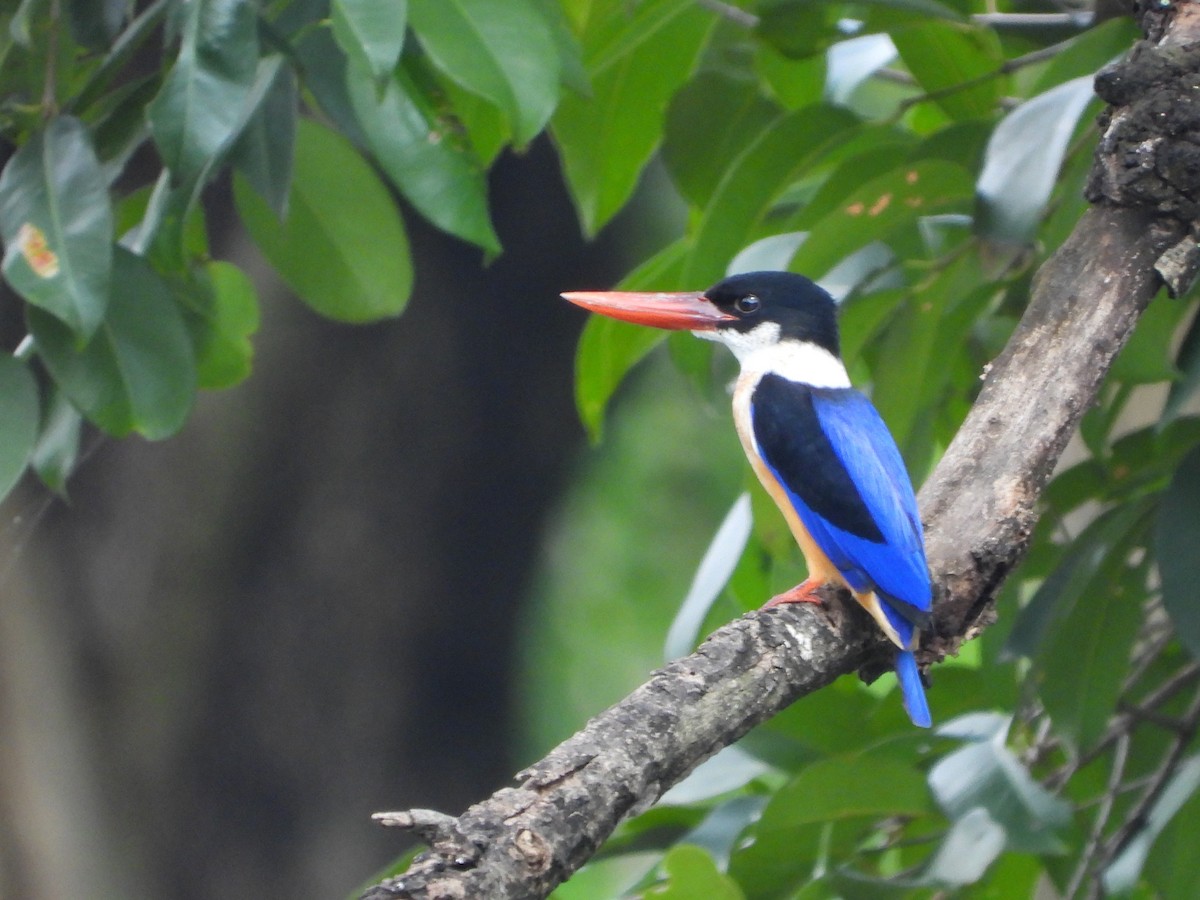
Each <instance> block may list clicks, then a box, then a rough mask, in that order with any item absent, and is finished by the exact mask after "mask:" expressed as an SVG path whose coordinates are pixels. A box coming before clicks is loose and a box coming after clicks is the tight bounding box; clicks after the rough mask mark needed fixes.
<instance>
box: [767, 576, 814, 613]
mask: <svg viewBox="0 0 1200 900" xmlns="http://www.w3.org/2000/svg"><path fill="white" fill-rule="evenodd" d="M824 584H825V582H823V581H820V580H818V579H816V578H809V579H808V580H807V581H804V582H802V583H801V584H798V585H796V586H795V587H794V588H792V589H791V590H790V591H784V592H783V593H782V594H776V595H775V596H774V597H772V598H771V599H770V600H768V601H767V602H766V603H764V604H763V609H770V608H771V607H772V606H779V605H781V604H783V603H820V602H821V598H820V597H819V596H817V591H818V590H820V589H821V587H823V586H824Z"/></svg>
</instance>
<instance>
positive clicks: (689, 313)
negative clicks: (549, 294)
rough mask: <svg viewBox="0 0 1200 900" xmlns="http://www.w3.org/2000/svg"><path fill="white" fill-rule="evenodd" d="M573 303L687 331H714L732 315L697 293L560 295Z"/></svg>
mask: <svg viewBox="0 0 1200 900" xmlns="http://www.w3.org/2000/svg"><path fill="white" fill-rule="evenodd" d="M562 296H563V299H565V300H570V301H571V302H572V303H574V304H575V305H576V306H582V307H583V308H584V309H589V310H591V311H592V312H596V313H600V314H601V315H604V316H609V317H610V318H613V319H621V320H622V321H624V322H634V323H636V324H638V325H652V326H654V327H655V328H670V329H674V330H687V331H713V330H715V329H716V327H717V326H718V325H720V324H721V323H722V322H732V321H733V320H734V319H735V318H736V316H731V315H729V314H727V313H723V312H721V311H720V310H719V309H717V307H716V304H714V303H713V302H712V301H711V300H708V299H707V298H705V296H704V294H702V293H699V292H694V293H681V294H648V293H647V294H643V293H636V292H633V291H573V292H571V293H569V294H563V295H562Z"/></svg>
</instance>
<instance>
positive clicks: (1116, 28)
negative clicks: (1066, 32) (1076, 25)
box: [1032, 16, 1140, 95]
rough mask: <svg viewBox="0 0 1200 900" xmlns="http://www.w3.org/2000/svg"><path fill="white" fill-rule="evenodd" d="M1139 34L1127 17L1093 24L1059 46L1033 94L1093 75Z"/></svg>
mask: <svg viewBox="0 0 1200 900" xmlns="http://www.w3.org/2000/svg"><path fill="white" fill-rule="evenodd" d="M1139 36H1140V35H1139V34H1138V29H1137V25H1136V24H1135V23H1134V21H1133V18H1132V17H1130V16H1116V17H1114V18H1111V19H1109V20H1108V21H1106V22H1099V23H1097V24H1096V25H1093V26H1092V27H1091V28H1089V29H1088V30H1087V31H1085V32H1083V33H1082V34H1080V35H1078V36H1077V37H1074V38H1071V40H1070V41H1069V42H1068V43H1067V44H1066V45H1065V46H1062V47H1061V48H1060V50H1059V52H1058V53H1056V54H1055V55H1054V58H1053V59H1052V60H1050V64H1049V65H1047V66H1046V70H1045V71H1044V72H1042V74H1041V75H1039V76H1038V79H1037V81H1036V82H1035V83H1034V85H1033V91H1032V94H1034V95H1036V94H1041V93H1043V92H1044V91H1047V90H1049V89H1050V88H1052V87H1054V86H1055V85H1059V84H1062V83H1063V82H1065V81H1070V80H1071V79H1072V78H1079V77H1080V76H1082V75H1093V74H1095V72H1096V70H1097V69H1099V68H1101V67H1102V66H1104V65H1107V64H1108V63H1110V62H1112V61H1113V60H1114V59H1116V58H1117V57H1118V56H1120V55H1121V54H1123V53H1127V52H1128V51H1129V48H1130V47H1131V46H1132V45H1133V42H1134V41H1136V40H1137V39H1138V37H1139Z"/></svg>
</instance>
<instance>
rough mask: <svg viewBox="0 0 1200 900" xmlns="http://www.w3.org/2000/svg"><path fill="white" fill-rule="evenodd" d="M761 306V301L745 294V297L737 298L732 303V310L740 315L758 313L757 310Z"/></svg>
mask: <svg viewBox="0 0 1200 900" xmlns="http://www.w3.org/2000/svg"><path fill="white" fill-rule="evenodd" d="M760 306H762V301H761V300H759V299H758V298H757V297H755V296H754V295H753V294H747V295H746V296H745V297H738V298H737V299H736V300H734V301H733V308H734V309H736V310H737V311H738V312H740V313H741V314H742V315H749V314H750V313H756V312H758V308H759V307H760Z"/></svg>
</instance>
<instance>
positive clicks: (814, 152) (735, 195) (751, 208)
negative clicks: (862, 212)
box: [683, 106, 866, 287]
mask: <svg viewBox="0 0 1200 900" xmlns="http://www.w3.org/2000/svg"><path fill="white" fill-rule="evenodd" d="M856 124H857V119H855V117H854V116H853V115H851V114H850V113H848V112H846V111H845V110H843V109H837V108H835V107H830V106H809V107H805V108H803V109H799V110H796V111H795V112H792V113H787V114H786V115H784V116H782V117H780V118H779V119H777V120H776V121H775V122H774V123H772V124H771V125H770V126H769V127H768V128H766V129H764V130H762V131H760V132H759V133H758V134H757V135H756V136H755V138H754V140H753V141H751V142H749V143H748V144H747V146H746V148H745V149H744V150H743V151H742V152H741V153H740V154H739V155H738V156H737V158H736V159H734V160H732V162H731V163H729V164H728V166H727V168H726V170H725V173H724V175H723V177H722V178H721V181H720V183H719V184H718V185H717V188H716V191H715V192H714V193H713V196H712V200H711V202H710V203H709V204H708V205H707V207H706V208H705V210H704V215H703V217H702V218H701V220H700V223H699V225H698V226H697V228H696V235H695V239H694V241H693V244H692V251H691V253H690V254H689V256H688V260H687V263H686V265H685V267H684V271H683V280H684V282H685V283H686V284H689V285H693V286H695V287H707V286H708V285H710V284H712V283H713V282H714V281H716V280H717V279H719V278H720V277H721V276H723V275H724V274H725V269H726V267H727V266H728V264H729V261H730V260H731V259H732V258H733V257H734V255H735V254H736V253H737V252H738V251H740V250H741V249H742V248H743V247H745V246H746V245H747V244H749V243H750V241H751V240H752V239H753V238H754V237H756V236H757V235H756V233H755V232H756V230H757V229H758V227H759V226H760V225H761V224H762V222H763V221H764V219H765V218H766V217H767V214H768V213H769V212H770V211H771V209H772V208H773V206H774V204H775V203H776V201H778V199H779V197H780V195H781V194H782V193H783V192H784V190H785V189H786V188H787V187H788V186H789V185H791V184H792V183H793V182H794V181H795V180H796V179H797V178H798V177H799V176H800V175H801V174H802V173H804V172H805V171H807V169H808V168H809V167H810V166H811V165H812V162H813V160H814V159H818V158H820V157H821V156H822V155H823V154H824V153H825V152H826V151H827V150H828V149H829V148H830V146H832V145H835V144H838V143H840V142H841V141H843V140H844V139H845V138H846V137H848V136H849V135H850V134H851V133H852V130H853V129H854V126H855V125H856ZM811 240H813V236H812V235H810V236H809V238H808V241H806V242H805V243H806V244H807V243H808V242H809V241H811ZM864 243H866V242H865V241H864ZM852 249H853V248H852ZM801 252H803V247H802V248H801ZM806 274H808V275H809V277H811V278H819V277H820V276H821V275H823V274H824V270H822V271H819V272H817V271H812V272H807V273H806Z"/></svg>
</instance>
